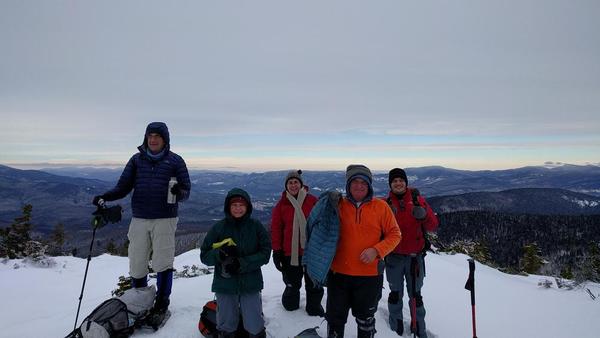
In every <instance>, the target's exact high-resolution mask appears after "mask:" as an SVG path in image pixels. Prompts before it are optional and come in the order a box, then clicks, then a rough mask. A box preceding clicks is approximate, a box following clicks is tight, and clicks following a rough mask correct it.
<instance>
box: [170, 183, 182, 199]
mask: <svg viewBox="0 0 600 338" xmlns="http://www.w3.org/2000/svg"><path fill="white" fill-rule="evenodd" d="M171 194H173V195H175V196H177V198H178V199H179V198H180V197H181V185H179V183H175V184H174V185H173V186H172V187H171Z"/></svg>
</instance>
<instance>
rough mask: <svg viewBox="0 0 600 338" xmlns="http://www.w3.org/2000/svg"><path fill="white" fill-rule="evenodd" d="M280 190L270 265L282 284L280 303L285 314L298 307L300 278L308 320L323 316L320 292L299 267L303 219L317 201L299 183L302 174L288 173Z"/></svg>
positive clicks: (302, 267)
mask: <svg viewBox="0 0 600 338" xmlns="http://www.w3.org/2000/svg"><path fill="white" fill-rule="evenodd" d="M284 186H285V190H284V191H283V192H282V193H281V199H279V201H278V202H277V204H276V205H275V207H274V208H273V211H272V212H271V243H272V245H273V263H274V264H275V267H276V268H277V270H279V271H281V275H282V278H283V282H284V283H285V290H284V291H283V295H282V296H281V303H282V305H283V307H284V308H285V309H286V310H288V311H293V310H296V309H298V308H299V307H300V287H301V286H302V278H303V277H304V287H305V289H306V308H305V309H306V313H308V315H309V316H323V315H324V314H325V310H324V309H323V306H322V305H321V300H322V299H323V294H324V290H323V288H322V287H317V286H315V285H314V283H313V282H312V280H311V279H310V277H308V275H307V274H306V271H305V267H304V266H303V265H302V264H301V263H302V255H303V253H304V247H305V245H306V219H307V217H308V215H309V214H310V212H311V210H312V208H313V207H314V206H315V204H316V203H317V198H316V197H315V196H314V195H312V194H309V193H308V187H307V186H306V185H304V182H303V180H302V170H291V171H290V172H288V174H287V175H286V177H285V184H284Z"/></svg>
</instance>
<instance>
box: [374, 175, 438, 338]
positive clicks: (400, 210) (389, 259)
mask: <svg viewBox="0 0 600 338" xmlns="http://www.w3.org/2000/svg"><path fill="white" fill-rule="evenodd" d="M388 183H389V186H390V192H389V193H388V196H387V198H386V201H387V203H388V205H389V206H390V207H391V209H392V211H393V212H394V216H395V218H396V221H397V222H398V226H399V227H400V231H401V232H402V240H401V241H400V244H398V246H396V248H395V249H394V250H393V251H392V253H390V254H389V255H387V256H386V258H385V263H386V266H385V269H386V271H385V272H386V278H387V281H388V284H389V286H390V294H389V297H388V309H389V324H390V328H391V329H392V331H394V332H396V333H397V334H398V335H399V336H402V334H403V333H404V324H403V322H402V319H403V316H402V297H403V294H404V281H405V280H406V288H407V291H408V296H409V297H408V298H409V299H410V301H409V303H410V302H414V306H412V304H409V305H410V306H411V315H416V328H415V327H414V325H413V327H411V329H412V330H416V332H415V333H416V334H417V336H418V337H420V338H427V331H426V327H425V306H424V305H423V297H422V295H421V288H422V286H423V279H424V277H425V260H424V257H425V251H426V249H427V248H426V244H425V243H426V241H425V239H426V237H425V236H426V233H427V232H433V231H436V230H437V227H438V220H437V217H436V215H435V213H434V212H433V210H432V209H431V207H430V206H429V205H428V204H427V202H426V201H425V198H423V196H421V195H420V194H419V191H418V190H417V189H415V188H409V187H408V177H407V176H406V172H405V171H404V170H403V169H401V168H394V169H392V170H390V172H389V174H388ZM413 276H414V278H415V280H414V282H413ZM413 285H414V290H413ZM414 312H416V314H415V313H414Z"/></svg>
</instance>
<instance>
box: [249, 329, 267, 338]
mask: <svg viewBox="0 0 600 338" xmlns="http://www.w3.org/2000/svg"><path fill="white" fill-rule="evenodd" d="M248 337H249V338H267V331H265V329H262V331H260V332H259V333H257V334H251V333H250V334H248Z"/></svg>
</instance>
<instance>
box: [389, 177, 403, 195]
mask: <svg viewBox="0 0 600 338" xmlns="http://www.w3.org/2000/svg"><path fill="white" fill-rule="evenodd" d="M390 187H391V188H392V192H393V193H394V194H396V195H402V194H404V192H405V191H406V182H404V180H403V179H402V178H400V177H396V178H394V179H393V180H392V184H391V185H390Z"/></svg>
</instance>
